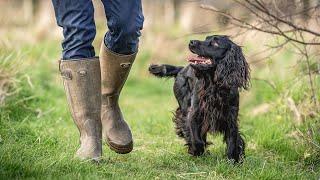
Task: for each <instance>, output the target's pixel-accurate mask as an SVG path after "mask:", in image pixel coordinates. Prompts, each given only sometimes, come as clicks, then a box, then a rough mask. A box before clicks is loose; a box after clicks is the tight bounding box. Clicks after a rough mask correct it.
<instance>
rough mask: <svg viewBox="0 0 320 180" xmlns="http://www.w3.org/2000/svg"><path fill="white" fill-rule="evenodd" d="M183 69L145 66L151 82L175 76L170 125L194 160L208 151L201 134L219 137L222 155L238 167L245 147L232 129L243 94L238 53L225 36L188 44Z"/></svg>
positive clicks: (245, 76)
mask: <svg viewBox="0 0 320 180" xmlns="http://www.w3.org/2000/svg"><path fill="white" fill-rule="evenodd" d="M189 49H190V51H191V52H192V53H193V54H194V55H192V56H191V57H188V62H189V63H190V64H189V65H188V66H186V67H181V66H172V65H167V64H163V65H150V67H149V71H150V73H152V74H153V75H155V76H157V77H175V83H174V87H173V91H174V94H175V97H176V99H177V101H178V103H179V107H178V108H177V110H176V113H175V117H174V122H175V124H176V133H177V135H178V136H180V137H182V138H184V139H185V141H186V143H187V146H188V152H189V153H190V154H191V155H194V156H199V155H202V154H203V153H204V150H205V148H206V147H207V146H208V144H209V143H208V142H207V133H208V132H210V133H216V132H219V133H222V134H223V135H224V141H225V142H226V144H227V150H226V153H227V156H228V158H229V159H233V160H234V161H235V162H242V159H243V157H244V154H245V142H244V140H243V138H242V137H241V135H240V132H239V127H238V112H239V90H240V89H248V87H249V84H250V68H249V65H248V63H247V62H246V59H245V57H244V55H243V54H242V50H241V48H240V47H239V46H238V45H236V44H235V43H233V42H232V41H231V40H230V39H229V38H228V37H227V36H220V35H214V36H208V37H206V39H205V40H204V41H199V40H192V41H190V43H189Z"/></svg>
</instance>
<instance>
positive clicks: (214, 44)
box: [210, 41, 219, 47]
mask: <svg viewBox="0 0 320 180" xmlns="http://www.w3.org/2000/svg"><path fill="white" fill-rule="evenodd" d="M210 45H211V46H214V47H219V44H218V43H217V42H216V41H211V42H210Z"/></svg>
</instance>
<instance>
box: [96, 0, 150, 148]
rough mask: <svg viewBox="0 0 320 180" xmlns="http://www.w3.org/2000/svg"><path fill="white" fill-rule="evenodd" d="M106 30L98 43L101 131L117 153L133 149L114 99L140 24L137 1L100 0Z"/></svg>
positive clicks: (130, 60) (131, 56)
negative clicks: (100, 82)
mask: <svg viewBox="0 0 320 180" xmlns="http://www.w3.org/2000/svg"><path fill="white" fill-rule="evenodd" d="M102 2H103V4H104V7H105V11H106V16H107V20H108V27H109V31H108V32H107V34H106V36H105V39H104V41H103V42H102V43H101V50H100V66H101V81H102V84H101V90H102V92H101V93H102V101H101V103H102V106H101V121H102V129H103V130H102V134H103V137H104V139H105V140H106V142H107V143H108V145H109V146H110V148H111V149H112V150H114V151H116V152H117V153H129V152H131V151H132V148H133V140H132V135H131V131H130V128H129V126H128V124H127V123H126V122H125V120H124V118H123V115H122V113H121V110H120V107H119V104H118V99H119V96H120V93H121V89H122V87H123V85H124V83H125V81H126V79H127V77H128V75H129V72H130V69H131V66H132V63H133V62H134V60H135V57H136V54H137V51H138V42H139V40H138V38H139V36H140V30H141V29H142V25H143V20H144V18H143V14H142V7H141V0H102Z"/></svg>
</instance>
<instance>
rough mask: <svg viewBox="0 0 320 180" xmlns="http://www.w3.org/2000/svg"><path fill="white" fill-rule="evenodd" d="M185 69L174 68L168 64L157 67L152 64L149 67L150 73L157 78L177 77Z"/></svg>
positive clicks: (180, 67)
mask: <svg viewBox="0 0 320 180" xmlns="http://www.w3.org/2000/svg"><path fill="white" fill-rule="evenodd" d="M182 69H183V67H182V66H172V65H168V64H161V65H156V64H152V65H150V67H149V72H150V73H151V74H153V75H155V76H156V77H160V78H163V77H176V76H177V74H178V73H179V72H180V71H181V70H182Z"/></svg>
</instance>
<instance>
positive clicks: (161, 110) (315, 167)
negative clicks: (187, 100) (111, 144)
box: [0, 42, 320, 179]
mask: <svg viewBox="0 0 320 180" xmlns="http://www.w3.org/2000/svg"><path fill="white" fill-rule="evenodd" d="M20 51H21V52H24V54H23V55H22V57H23V58H21V59H22V60H23V64H25V65H28V66H27V67H25V68H24V69H23V70H22V72H20V75H19V82H20V83H19V86H21V87H20V88H21V90H20V92H19V93H18V94H16V95H13V96H10V97H9V98H8V99H7V102H6V105H5V106H3V107H1V109H0V179H7V178H36V179H51V178H52V179H60V178H63V179H69V178H70V179H101V178H106V179H108V178H115V179H318V178H319V177H320V174H319V171H320V167H319V161H315V160H314V159H310V158H309V159H308V157H306V156H305V152H306V151H307V150H308V148H307V147H305V146H303V144H302V143H300V142H299V141H296V140H295V139H294V138H292V137H291V136H289V134H290V133H291V132H293V131H294V128H293V126H292V122H291V119H290V116H289V115H288V113H287V112H285V110H284V108H283V107H281V105H279V107H276V108H273V110H272V111H271V112H268V113H267V114H264V115H260V116H256V117H252V116H251V114H250V111H251V109H252V108H254V106H255V105H258V104H261V103H263V102H270V101H273V100H276V99H277V96H278V95H277V94H276V93H275V92H273V91H272V89H269V87H268V86H267V85H266V84H263V83H261V82H253V87H252V89H251V92H250V93H251V94H249V95H248V94H247V95H246V96H247V98H246V100H244V102H243V103H242V105H241V113H240V114H241V116H240V119H241V123H240V125H241V131H242V133H243V134H244V136H245V139H246V142H247V151H246V159H245V162H244V163H243V164H242V165H233V164H232V163H230V162H228V161H227V160H226V157H225V145H224V144H223V143H222V137H221V136H216V137H211V138H210V140H212V141H213V142H214V145H212V146H210V148H209V152H207V153H206V155H204V156H202V157H198V158H195V157H191V156H189V155H188V154H187V152H186V148H185V147H184V146H183V144H184V142H183V141H182V140H181V139H179V138H178V137H177V136H176V135H175V133H174V125H173V123H172V121H171V117H172V112H173V111H174V109H175V107H176V102H175V99H174V97H173V94H172V81H170V80H159V79H155V78H153V77H150V76H149V75H148V73H147V66H148V60H149V59H148V58H149V57H150V54H149V52H148V50H147V49H145V50H142V51H141V53H140V54H139V56H138V58H137V61H136V63H135V65H134V67H133V70H132V73H131V75H130V78H129V80H128V81H127V84H126V86H125V88H124V90H123V92H122V96H121V99H120V101H121V107H122V109H123V111H124V114H125V117H126V119H127V121H128V123H129V124H130V126H131V128H132V132H133V136H134V142H135V144H134V150H133V152H132V153H130V154H128V155H119V154H116V153H114V152H113V151H111V150H109V148H108V147H107V146H106V145H104V147H103V161H102V162H101V163H100V164H94V163H92V162H83V161H79V160H77V159H76V158H74V152H75V151H76V150H77V147H78V145H79V144H78V136H79V134H78V132H77V128H76V126H75V125H74V124H73V121H72V119H71V117H70V114H69V112H68V108H67V105H66V99H65V95H64V91H63V87H62V83H61V80H60V77H59V73H58V68H57V67H58V63H57V55H58V54H59V46H58V43H57V42H44V43H41V44H38V45H37V46H34V47H31V46H28V45H26V46H24V47H23V48H22V49H21V50H20ZM1 52H2V53H15V52H16V51H15V50H8V51H7V52H6V51H1ZM26 77H30V79H31V83H30V82H28V80H27V78H26ZM276 105H277V104H276Z"/></svg>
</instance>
